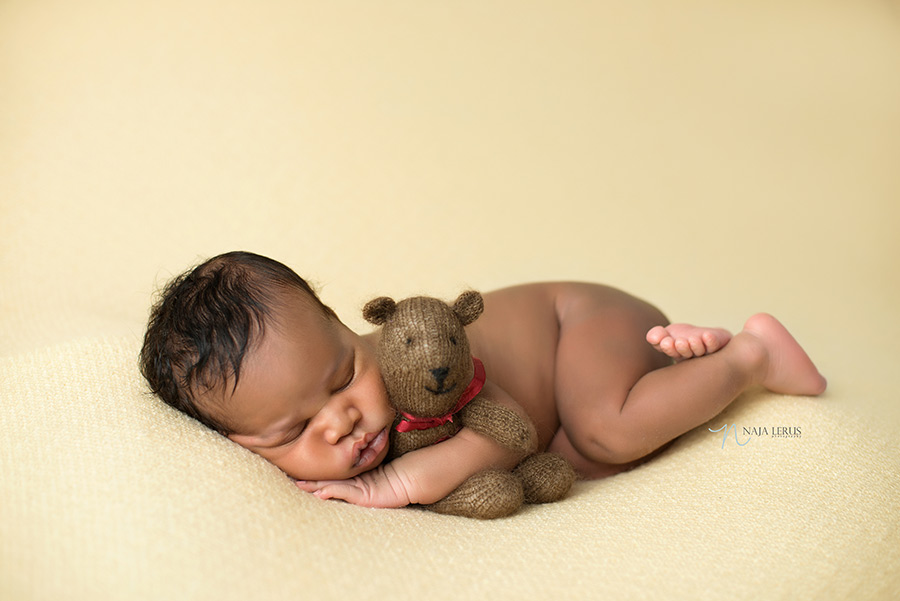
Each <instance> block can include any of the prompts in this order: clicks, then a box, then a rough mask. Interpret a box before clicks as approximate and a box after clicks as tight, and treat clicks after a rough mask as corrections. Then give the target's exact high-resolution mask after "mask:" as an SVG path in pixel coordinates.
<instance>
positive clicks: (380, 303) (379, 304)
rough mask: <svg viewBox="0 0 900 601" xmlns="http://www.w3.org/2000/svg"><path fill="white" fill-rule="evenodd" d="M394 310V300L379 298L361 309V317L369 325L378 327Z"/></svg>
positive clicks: (384, 297)
mask: <svg viewBox="0 0 900 601" xmlns="http://www.w3.org/2000/svg"><path fill="white" fill-rule="evenodd" d="M396 308H397V303H395V302H394V299H392V298H390V297H387V296H379V297H378V298H375V299H372V300H370V301H369V302H367V303H366V306H365V307H363V317H364V318H365V319H366V321H368V322H369V323H373V324H375V325H376V326H380V325H383V324H384V322H386V321H387V320H388V318H390V316H391V315H393V314H394V310H396Z"/></svg>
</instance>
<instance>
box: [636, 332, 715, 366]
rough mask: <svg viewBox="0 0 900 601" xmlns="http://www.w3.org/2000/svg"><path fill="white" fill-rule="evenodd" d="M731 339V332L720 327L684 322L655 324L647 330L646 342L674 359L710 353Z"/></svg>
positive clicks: (679, 359) (678, 359) (690, 357)
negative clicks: (704, 326)
mask: <svg viewBox="0 0 900 601" xmlns="http://www.w3.org/2000/svg"><path fill="white" fill-rule="evenodd" d="M729 340H731V333H730V332H728V331H727V330H723V329H721V328H701V327H698V326H692V325H690V324H686V323H673V324H669V325H667V326H665V327H664V326H656V327H655V328H653V329H652V330H650V331H649V332H647V342H649V343H650V344H651V345H653V348H655V349H656V350H658V351H659V352H661V353H665V354H666V355H668V356H670V357H672V358H673V359H675V360H676V361H681V360H683V359H692V358H694V357H702V356H703V355H710V354H712V353H715V352H716V351H718V350H721V349H722V347H723V346H725V345H726V344H728V341H729Z"/></svg>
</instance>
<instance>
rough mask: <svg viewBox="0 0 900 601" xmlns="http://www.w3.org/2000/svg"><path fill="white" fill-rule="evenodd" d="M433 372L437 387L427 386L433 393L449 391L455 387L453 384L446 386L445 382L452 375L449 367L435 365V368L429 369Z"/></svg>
mask: <svg viewBox="0 0 900 601" xmlns="http://www.w3.org/2000/svg"><path fill="white" fill-rule="evenodd" d="M429 371H430V372H431V375H432V377H434V383H435V387H434V388H431V387H429V386H426V387H425V389H426V390H427V391H428V392H430V393H432V394H444V393H445V392H449V391H450V390H452V389H453V387H452V386H450V387H449V388H445V387H444V383H445V382H446V380H447V376H448V375H450V368H449V367H435V368H434V369H431V370H429Z"/></svg>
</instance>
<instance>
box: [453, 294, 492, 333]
mask: <svg viewBox="0 0 900 601" xmlns="http://www.w3.org/2000/svg"><path fill="white" fill-rule="evenodd" d="M482 311H484V299H482V298H481V294H480V293H478V292H476V291H475V290H466V291H465V292H463V293H462V294H460V295H459V298H457V299H456V302H454V303H453V312H454V313H456V315H457V317H459V320H460V321H461V322H462V324H463V325H464V326H467V325H469V324H470V323H472V322H473V321H475V320H476V319H478V316H479V315H481V313H482Z"/></svg>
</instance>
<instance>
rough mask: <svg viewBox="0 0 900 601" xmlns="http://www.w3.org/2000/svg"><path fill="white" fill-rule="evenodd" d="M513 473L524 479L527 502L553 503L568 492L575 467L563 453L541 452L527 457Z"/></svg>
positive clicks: (572, 482) (573, 480) (573, 479)
mask: <svg viewBox="0 0 900 601" xmlns="http://www.w3.org/2000/svg"><path fill="white" fill-rule="evenodd" d="M513 473H514V474H516V475H517V476H519V477H520V478H521V479H522V487H523V492H524V498H525V502H526V503H532V504H534V503H552V502H554V501H559V500H560V499H562V498H563V497H565V496H566V494H568V492H569V489H570V488H572V484H574V483H575V469H574V468H573V467H572V464H571V463H569V461H568V460H566V459H565V458H564V457H563V456H562V455H557V454H556V453H539V454H537V455H531V456H530V457H527V458H526V459H525V460H524V461H522V463H520V464H519V465H518V466H516V469H515V470H513Z"/></svg>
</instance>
